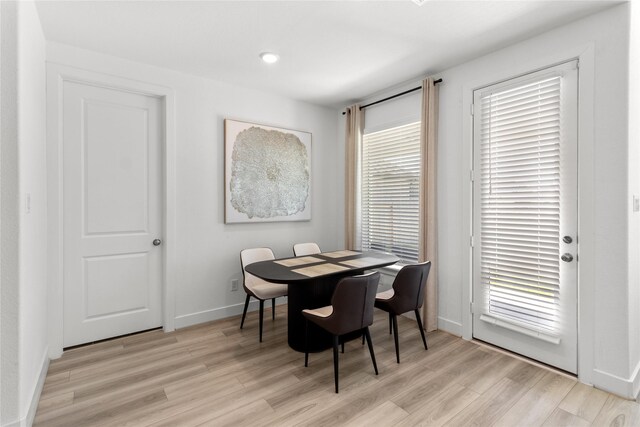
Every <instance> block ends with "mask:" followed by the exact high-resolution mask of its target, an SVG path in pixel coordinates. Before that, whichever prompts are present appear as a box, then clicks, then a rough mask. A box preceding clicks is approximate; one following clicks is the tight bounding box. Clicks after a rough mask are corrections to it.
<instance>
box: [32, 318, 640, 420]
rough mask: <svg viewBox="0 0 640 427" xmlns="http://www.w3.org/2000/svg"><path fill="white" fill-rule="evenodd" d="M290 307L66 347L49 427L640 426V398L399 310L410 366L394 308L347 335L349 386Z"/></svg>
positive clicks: (47, 414) (53, 371) (47, 416)
mask: <svg viewBox="0 0 640 427" xmlns="http://www.w3.org/2000/svg"><path fill="white" fill-rule="evenodd" d="M285 309H286V308H285V307H283V306H280V307H279V308H278V309H277V317H276V321H275V322H272V321H271V319H270V317H271V311H270V310H265V333H264V342H263V343H262V344H259V343H258V325H257V315H256V313H250V314H249V315H248V318H247V322H246V323H245V328H244V330H242V331H241V330H240V329H238V327H239V323H240V321H239V318H238V317H234V318H230V319H225V320H222V321H217V322H212V323H207V324H203V325H198V326H194V327H191V328H186V329H181V330H179V331H176V332H173V333H168V334H165V333H163V332H162V331H152V332H147V333H143V334H139V335H133V336H129V337H125V338H119V339H114V340H111V341H106V342H102V343H99V344H94V345H90V346H86V347H82V348H77V349H74V350H71V351H68V352H65V354H64V356H63V357H62V358H60V359H58V360H55V361H52V363H51V366H50V368H49V373H48V375H47V379H46V382H45V386H44V391H43V393H42V397H41V400H40V404H39V406H38V412H37V414H36V421H35V425H39V426H85V425H100V426H102V425H130V426H148V425H153V426H158V425H162V426H190V425H212V426H226V425H229V426H243V425H251V426H254V425H261V426H262V425H265V426H266V425H269V426H279V425H327V426H334V425H358V426H414V425H449V426H467V425H479V426H485V425H486V426H489V425H498V426H509V427H511V426H525V425H526V426H534V425H535V426H538V425H543V426H565V425H573V426H588V425H598V426H609V425H615V426H638V425H640V405H638V403H636V402H633V401H627V400H624V399H620V398H618V397H615V396H613V395H611V394H608V393H605V392H602V391H599V390H596V389H593V388H591V387H588V386H585V385H583V384H580V383H578V382H577V381H576V380H575V379H573V378H570V377H567V376H565V375H562V374H558V373H555V372H553V371H550V370H547V369H545V368H541V367H538V366H534V365H532V364H529V363H527V362H525V361H523V360H519V359H516V358H513V357H511V356H509V355H506V354H503V353H500V352H497V351H495V350H493V349H491V348H488V347H485V346H481V345H478V344H476V343H473V342H467V341H464V340H461V339H460V338H457V337H454V336H452V335H449V334H447V333H444V332H434V333H431V334H429V335H428V338H427V339H428V344H429V350H428V351H425V350H424V348H423V347H422V342H421V340H420V336H419V334H418V330H417V327H416V326H415V323H414V322H413V321H411V320H409V319H405V318H400V319H399V330H400V350H401V353H400V357H401V363H400V364H399V365H398V364H396V362H395V353H394V346H393V339H392V337H391V335H389V334H388V329H387V327H388V323H387V318H386V316H385V315H384V313H381V312H379V313H377V314H376V321H375V323H374V326H373V328H372V338H373V342H374V348H375V352H376V357H377V360H378V367H379V369H380V375H378V376H376V375H375V374H374V373H373V368H372V366H371V361H370V359H369V354H368V351H367V349H366V346H361V344H360V342H359V341H352V342H350V343H347V345H346V351H345V354H341V355H340V356H341V358H340V394H335V393H334V389H333V362H332V352H331V351H325V352H323V353H319V354H311V355H310V358H309V367H308V368H304V366H303V365H304V355H303V354H301V353H297V352H295V351H293V350H291V349H290V348H289V347H288V346H287V343H286V331H287V328H286V311H285Z"/></svg>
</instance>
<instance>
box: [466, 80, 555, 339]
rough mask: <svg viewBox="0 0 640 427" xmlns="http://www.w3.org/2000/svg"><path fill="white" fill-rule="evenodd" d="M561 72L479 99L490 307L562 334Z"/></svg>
mask: <svg viewBox="0 0 640 427" xmlns="http://www.w3.org/2000/svg"><path fill="white" fill-rule="evenodd" d="M561 83H562V80H561V77H560V76H557V75H555V76H551V77H549V76H547V77H541V78H539V79H538V80H537V81H534V82H528V83H526V84H521V85H519V86H518V87H515V88H514V87H511V88H509V89H505V90H502V91H499V92H497V93H496V92H494V93H487V94H483V95H482V96H481V99H480V102H481V108H480V112H481V117H479V118H477V119H479V120H480V126H481V128H480V132H481V134H480V140H481V148H480V164H481V171H480V181H481V182H480V185H481V196H480V198H481V200H480V206H481V208H480V210H481V212H480V215H481V281H482V284H483V286H485V289H486V292H485V295H487V296H488V297H487V298H488V301H486V302H485V303H486V308H485V309H486V310H487V311H488V313H489V314H492V315H495V316H496V317H498V318H507V319H511V320H514V321H516V322H518V323H523V324H525V325H528V326H529V327H531V328H532V329H536V330H540V331H547V332H549V333H552V334H553V333H554V332H556V328H557V325H558V322H557V321H558V316H559V311H558V310H559V309H558V307H559V306H558V302H559V292H560V287H559V280H560V266H559V250H560V249H559V233H560V230H559V227H560V138H561V134H560V124H561V117H560V114H561V108H560V106H561V104H560V96H561Z"/></svg>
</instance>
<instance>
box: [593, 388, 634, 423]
mask: <svg viewBox="0 0 640 427" xmlns="http://www.w3.org/2000/svg"><path fill="white" fill-rule="evenodd" d="M593 425H594V426H615V427H631V426H640V405H639V404H638V403H637V402H634V401H633V400H624V399H621V398H619V397H617V396H613V395H609V397H608V399H607V401H606V402H605V404H604V406H603V407H602V409H601V410H600V413H599V414H598V416H597V417H596V419H595V420H594V421H593Z"/></svg>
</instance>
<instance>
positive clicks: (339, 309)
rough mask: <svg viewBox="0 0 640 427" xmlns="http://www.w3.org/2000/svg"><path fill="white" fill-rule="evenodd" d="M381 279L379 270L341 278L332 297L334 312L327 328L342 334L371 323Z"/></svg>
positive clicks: (335, 333)
mask: <svg viewBox="0 0 640 427" xmlns="http://www.w3.org/2000/svg"><path fill="white" fill-rule="evenodd" d="M379 281H380V273H378V272H373V273H369V274H365V275H362V276H351V277H345V278H344V279H341V280H340V282H338V284H337V285H336V289H335V290H334V291H333V296H332V297H331V305H332V306H333V313H332V314H331V320H330V322H328V323H327V324H326V325H325V328H326V329H327V330H328V331H329V332H331V333H333V334H334V335H342V334H346V333H349V332H352V331H357V330H360V329H363V328H365V327H367V326H369V325H371V324H372V323H373V305H374V303H375V300H376V292H377V290H378V282H379Z"/></svg>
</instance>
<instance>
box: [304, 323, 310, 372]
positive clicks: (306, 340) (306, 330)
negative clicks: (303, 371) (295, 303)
mask: <svg viewBox="0 0 640 427" xmlns="http://www.w3.org/2000/svg"><path fill="white" fill-rule="evenodd" d="M307 366H309V319H306V318H305V319H304V367H305V368H306V367H307Z"/></svg>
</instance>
